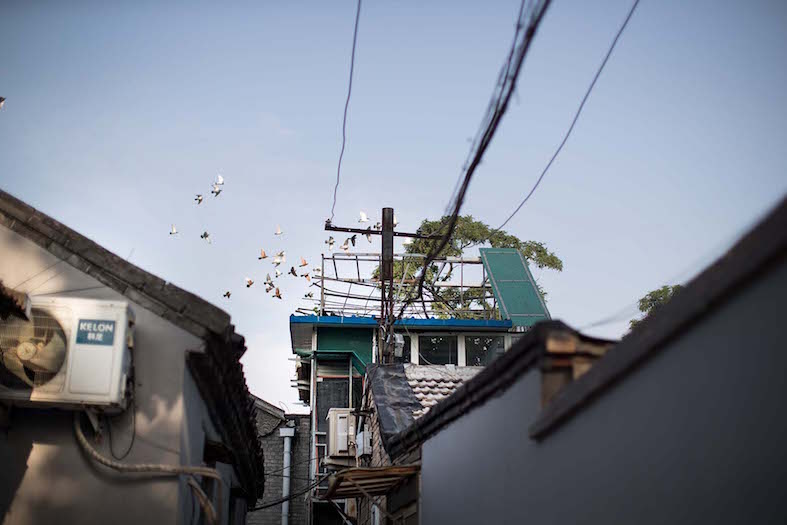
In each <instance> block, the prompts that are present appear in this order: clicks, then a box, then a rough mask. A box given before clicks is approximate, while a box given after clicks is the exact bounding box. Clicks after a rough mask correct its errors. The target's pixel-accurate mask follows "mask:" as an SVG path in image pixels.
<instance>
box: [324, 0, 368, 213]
mask: <svg viewBox="0 0 787 525" xmlns="http://www.w3.org/2000/svg"><path fill="white" fill-rule="evenodd" d="M360 18H361V0H358V7H357V8H356V10H355V29H353V49H352V54H351V55H350V81H349V83H348V86H347V100H345V101H344V117H343V118H342V149H341V151H340V152H339V164H338V166H337V167H336V184H335V185H334V187H333V204H331V218H330V221H331V222H333V216H334V212H335V210H336V194H337V192H338V191H339V180H340V179H341V174H342V159H343V158H344V146H345V145H346V143H347V109H348V108H349V107H350V95H351V94H352V91H353V71H354V70H355V46H356V43H357V41H358V20H359V19H360Z"/></svg>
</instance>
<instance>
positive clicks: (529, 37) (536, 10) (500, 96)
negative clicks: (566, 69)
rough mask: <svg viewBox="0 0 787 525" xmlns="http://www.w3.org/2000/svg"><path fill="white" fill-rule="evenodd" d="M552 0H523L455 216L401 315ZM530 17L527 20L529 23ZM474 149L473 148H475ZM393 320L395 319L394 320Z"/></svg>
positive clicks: (488, 139)
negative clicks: (531, 0)
mask: <svg viewBox="0 0 787 525" xmlns="http://www.w3.org/2000/svg"><path fill="white" fill-rule="evenodd" d="M550 3H551V0H544V1H542V2H540V3H537V4H536V5H535V6H534V7H533V10H532V12H529V13H526V12H525V11H526V10H525V4H526V0H522V3H521V5H520V10H519V19H518V20H517V27H516V32H515V36H517V37H518V36H519V34H520V32H521V30H522V28H523V27H524V26H526V30H525V31H524V36H523V38H522V40H521V42H520V43H519V44H517V41H516V40H515V41H514V43H513V44H512V47H513V48H514V49H515V51H514V52H509V55H508V60H507V61H506V64H505V65H504V66H503V72H505V74H504V75H503V79H502V82H498V85H497V87H496V88H495V92H494V93H493V95H492V100H491V102H490V104H489V107H488V111H487V116H486V117H485V118H484V121H483V122H482V127H481V131H480V132H479V134H478V135H477V136H478V139H477V141H476V142H475V143H474V149H475V151H474V152H473V153H472V154H471V155H470V158H471V159H472V160H471V161H470V163H469V164H468V165H467V168H466V169H465V174H464V177H463V179H462V183H461V185H460V186H459V189H458V191H457V192H456V195H455V197H454V199H453V205H452V206H449V209H450V208H452V209H453V211H452V213H451V216H450V218H449V220H448V223H447V224H446V226H447V229H445V227H444V228H443V229H445V232H444V233H443V236H442V238H441V239H440V241H438V242H437V243H436V244H435V245H434V246H433V248H432V249H431V250H430V251H429V254H428V255H427V257H426V260H425V261H424V265H423V268H422V269H421V272H420V273H421V275H420V277H419V279H418V286H417V292H416V294H415V296H411V297H409V298H407V299H406V300H405V301H404V303H403V305H402V308H401V310H400V312H399V315H398V316H397V317H401V315H402V314H403V313H404V311H405V310H406V308H407V306H409V305H410V304H412V302H413V301H414V300H416V299H418V298H419V297H421V296H422V294H423V288H424V281H425V279H426V274H427V271H428V268H429V265H430V264H431V263H432V262H433V261H434V260H435V258H436V257H437V256H438V255H439V254H440V252H441V251H442V250H443V248H445V246H446V245H447V244H448V242H449V241H450V239H451V235H453V232H454V229H455V228H456V223H457V221H458V219H459V211H460V210H461V208H462V204H463V203H464V200H465V196H466V194H467V189H468V187H469V185H470V181H471V179H472V178H473V174H474V173H475V170H476V168H477V167H478V165H479V164H480V163H481V159H482V158H483V156H484V153H485V152H486V149H487V148H488V147H489V144H490V143H491V141H492V138H493V137H494V135H495V132H496V131H497V127H498V126H499V124H500V121H501V120H502V118H503V115H504V114H505V112H506V110H507V109H508V103H509V101H510V99H511V95H512V93H513V92H514V89H515V88H516V81H517V78H518V77H519V73H520V71H521V70H522V63H523V61H524V58H525V55H526V54H527V51H528V49H529V48H530V44H531V43H532V42H533V38H534V37H535V34H536V30H537V29H538V26H539V25H540V23H541V20H542V19H543V17H544V14H545V13H546V10H547V8H548V7H549V5H550ZM526 20H527V23H525V22H526ZM471 151H473V149H472V148H471ZM390 322H391V323H393V319H392V320H390Z"/></svg>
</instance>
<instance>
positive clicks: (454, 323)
mask: <svg viewBox="0 0 787 525" xmlns="http://www.w3.org/2000/svg"><path fill="white" fill-rule="evenodd" d="M290 324H313V325H317V326H357V327H368V328H374V327H376V326H377V318H376V317H339V316H334V315H290ZM394 326H407V327H408V328H500V329H507V328H511V327H512V326H513V323H512V322H511V321H510V320H508V319H506V320H502V321H500V320H497V319H491V320H488V321H487V320H483V319H418V318H410V317H408V318H405V319H400V320H399V321H396V323H395V324H394Z"/></svg>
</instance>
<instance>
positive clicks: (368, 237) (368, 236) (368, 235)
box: [365, 226, 372, 242]
mask: <svg viewBox="0 0 787 525" xmlns="http://www.w3.org/2000/svg"><path fill="white" fill-rule="evenodd" d="M365 235H366V240H367V241H369V242H372V227H371V226H370V227H368V228H366V234H365Z"/></svg>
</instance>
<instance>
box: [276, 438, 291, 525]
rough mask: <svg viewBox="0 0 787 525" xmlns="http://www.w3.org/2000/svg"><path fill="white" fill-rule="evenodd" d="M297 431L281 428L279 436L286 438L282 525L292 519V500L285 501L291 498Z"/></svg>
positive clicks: (282, 487)
mask: <svg viewBox="0 0 787 525" xmlns="http://www.w3.org/2000/svg"><path fill="white" fill-rule="evenodd" d="M294 435H295V429H294V428H292V427H286V428H280V429H279V436H281V437H283V438H284V458H283V460H282V461H283V464H282V476H281V497H282V499H284V501H283V502H282V504H281V525H287V522H288V521H289V518H290V500H289V499H285V498H289V496H290V454H291V452H292V437H293V436H294Z"/></svg>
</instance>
